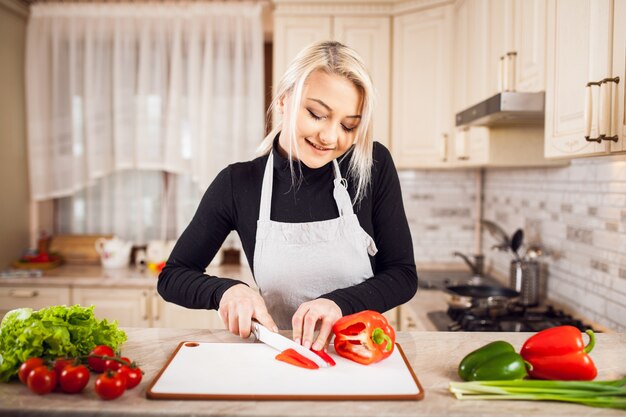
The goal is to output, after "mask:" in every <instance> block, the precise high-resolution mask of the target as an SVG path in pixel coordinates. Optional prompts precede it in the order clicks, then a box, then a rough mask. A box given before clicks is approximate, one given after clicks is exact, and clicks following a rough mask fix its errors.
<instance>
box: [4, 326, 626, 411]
mask: <svg viewBox="0 0 626 417" xmlns="http://www.w3.org/2000/svg"><path fill="white" fill-rule="evenodd" d="M125 330H126V332H127V335H128V341H127V342H126V343H125V344H124V345H123V346H122V353H123V354H124V356H127V357H129V358H131V359H133V360H135V361H137V362H138V363H139V364H140V365H141V367H142V369H143V370H144V372H145V375H144V378H143V381H142V382H141V384H140V385H139V386H138V387H136V388H134V389H133V390H130V391H127V392H125V393H124V395H123V396H122V397H120V398H118V399H116V400H113V401H102V400H100V399H99V398H98V397H97V396H96V394H95V392H94V390H93V383H94V380H95V375H93V374H92V378H91V380H90V381H89V385H88V386H87V388H86V389H85V391H84V392H82V393H81V394H77V395H68V394H63V393H59V392H53V393H51V394H48V395H45V396H42V397H40V396H37V395H35V394H33V393H31V392H30V391H29V390H28V389H27V388H26V387H25V386H24V385H22V384H20V383H19V382H17V381H14V382H11V383H8V384H2V383H0V415H2V416H96V415H97V416H156V415H160V416H253V417H255V416H320V417H327V416H359V417H363V416H411V417H413V416H458V417H462V416H468V417H475V416H494V417H496V416H498V417H499V416H502V415H513V416H527V415H532V416H533V417H539V416H546V417H548V416H550V417H552V416H556V415H567V416H568V417H576V416H602V417H605V416H624V415H625V413H624V411H623V410H609V409H602V408H592V407H587V406H582V405H575V404H565V403H556V402H539V401H459V400H456V399H455V398H454V397H453V396H452V394H450V393H449V392H448V383H449V382H450V381H459V378H458V376H457V375H456V367H457V364H458V363H459V361H460V360H461V359H462V357H463V356H464V355H465V354H467V353H468V352H470V351H471V350H474V349H476V348H478V347H480V346H482V345H484V344H486V343H488V342H490V341H493V340H507V341H509V342H511V343H512V344H513V346H515V347H516V349H519V348H520V347H521V345H522V344H523V342H524V341H525V340H526V338H528V337H529V336H530V333H465V332H400V333H399V334H398V337H397V342H398V343H399V344H400V345H401V346H402V348H403V350H404V353H405V354H406V356H407V359H408V360H409V362H410V363H411V365H412V367H413V369H414V371H415V373H416V375H417V377H418V379H419V380H420V382H421V384H422V387H423V388H424V391H425V398H424V399H423V400H421V401H178V400H176V401H173V400H149V399H147V398H146V389H147V387H148V385H149V384H150V382H151V381H152V379H153V378H154V377H155V376H156V375H157V374H158V372H159V370H160V369H161V368H162V367H163V365H165V363H166V362H167V360H168V358H169V357H170V355H171V354H172V353H173V351H174V349H175V348H176V347H177V346H178V344H179V342H181V341H184V340H193V341H201V342H221V343H232V342H242V343H247V342H248V341H242V340H241V339H240V338H238V337H237V336H234V335H231V334H230V333H228V332H227V331H225V330H215V331H210V330H187V329H164V328H126V329H125ZM591 356H592V358H593V359H594V361H595V363H596V366H597V367H598V379H615V378H619V377H622V376H624V375H626V333H602V334H598V335H597V340H596V347H595V349H594V350H593V351H592V353H591ZM215 377H216V378H219V375H215ZM268 378H271V375H268Z"/></svg>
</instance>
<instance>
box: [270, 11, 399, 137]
mask: <svg viewBox="0 0 626 417" xmlns="http://www.w3.org/2000/svg"><path fill="white" fill-rule="evenodd" d="M292 3H293V4H290V3H289V2H281V3H279V4H277V8H276V10H275V17H274V46H273V50H274V63H273V83H274V91H276V87H277V86H278V83H279V81H280V78H281V77H282V76H283V74H284V73H285V71H286V69H287V67H288V66H289V64H290V63H291V61H292V60H293V59H294V58H295V56H296V55H297V54H298V52H300V51H301V50H302V49H303V48H304V47H306V46H307V45H309V44H311V43H313V42H315V41H320V40H337V41H339V42H341V43H344V44H346V45H348V46H350V47H351V48H353V49H354V50H355V51H357V53H359V55H361V57H362V58H363V61H364V62H365V64H366V66H367V68H368V70H369V72H370V76H371V77H372V82H373V83H374V87H375V89H376V93H377V94H376V98H377V106H376V108H375V112H374V124H373V128H374V139H375V140H376V141H378V142H381V143H383V144H384V145H387V146H388V145H389V112H390V109H389V83H390V81H389V73H390V66H389V62H390V53H391V52H390V51H391V48H390V36H391V33H390V31H391V30H390V22H391V17H390V16H377V15H370V14H365V15H364V13H363V12H362V10H361V8H360V6H359V5H358V4H356V3H355V4H354V5H353V6H352V7H351V8H350V10H348V12H346V10H345V9H343V12H344V14H343V15H340V16H336V15H335V11H334V9H332V8H328V7H321V6H320V7H319V8H318V9H315V6H311V5H310V4H308V5H304V6H302V8H299V7H298V6H299V5H301V3H302V2H298V1H294V2H292ZM326 6H327V5H326ZM284 7H288V11H284V10H283V8H284ZM311 7H312V8H313V9H314V10H312V9H311ZM313 12H315V13H313ZM274 120H278V118H276V117H275V118H274Z"/></svg>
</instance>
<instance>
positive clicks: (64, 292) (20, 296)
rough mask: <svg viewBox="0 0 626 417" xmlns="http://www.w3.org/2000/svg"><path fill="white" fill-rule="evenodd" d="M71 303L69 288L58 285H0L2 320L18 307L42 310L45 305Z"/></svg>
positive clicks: (0, 313) (0, 315)
mask: <svg viewBox="0 0 626 417" xmlns="http://www.w3.org/2000/svg"><path fill="white" fill-rule="evenodd" d="M69 304H70V290H69V288H57V287H40V286H35V287H23V286H11V287H0V320H1V319H2V317H4V315H5V314H6V313H7V312H9V311H11V310H13V309H16V308H32V309H33V310H40V309H42V308H44V307H50V306H56V305H69Z"/></svg>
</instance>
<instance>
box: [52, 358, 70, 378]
mask: <svg viewBox="0 0 626 417" xmlns="http://www.w3.org/2000/svg"><path fill="white" fill-rule="evenodd" d="M74 362H75V359H69V358H56V359H55V360H54V372H56V374H57V378H58V377H60V376H61V372H62V371H63V369H64V368H65V367H66V366H67V365H73V364H74Z"/></svg>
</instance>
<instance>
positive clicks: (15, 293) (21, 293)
mask: <svg viewBox="0 0 626 417" xmlns="http://www.w3.org/2000/svg"><path fill="white" fill-rule="evenodd" d="M9 296H11V297H15V298H35V297H37V296H39V291H37V290H11V291H9Z"/></svg>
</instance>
